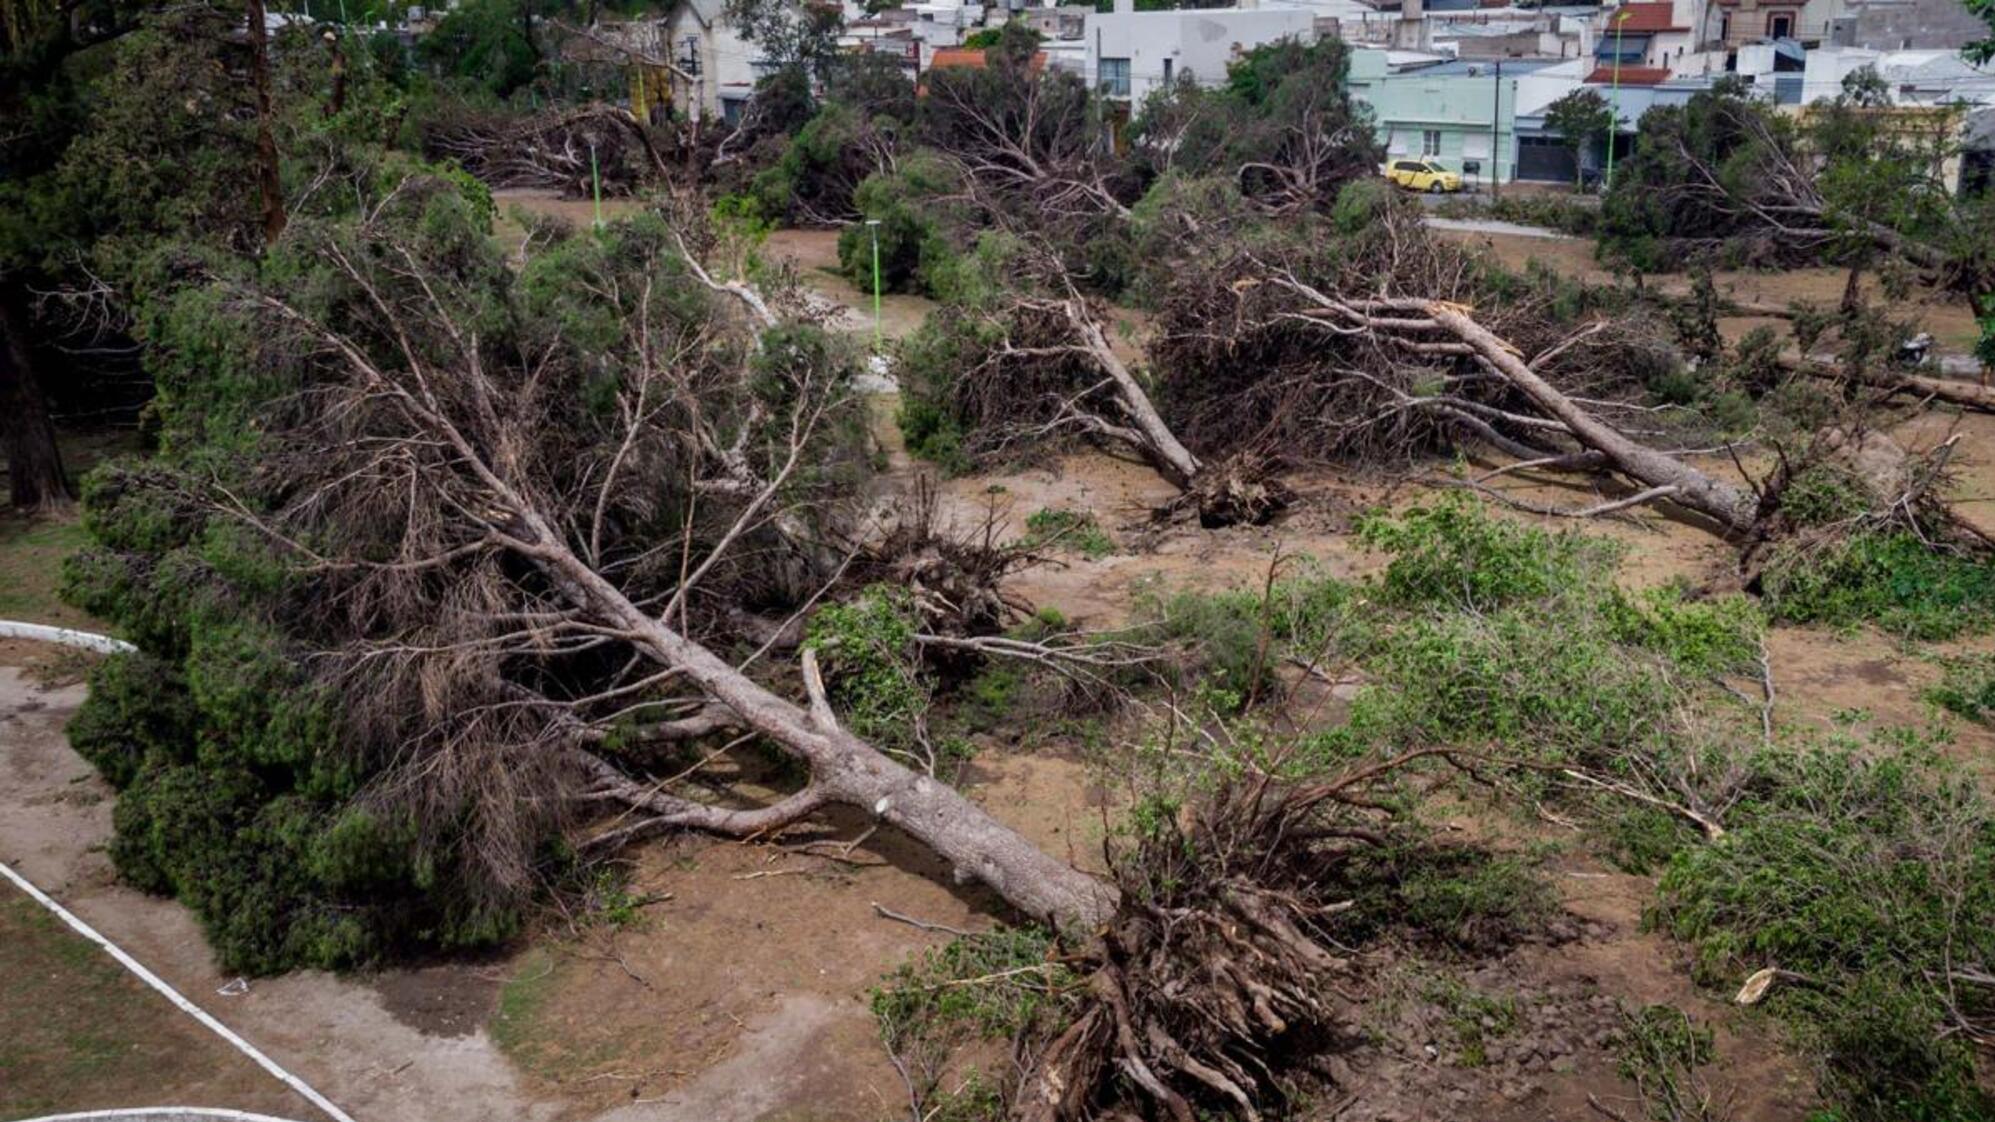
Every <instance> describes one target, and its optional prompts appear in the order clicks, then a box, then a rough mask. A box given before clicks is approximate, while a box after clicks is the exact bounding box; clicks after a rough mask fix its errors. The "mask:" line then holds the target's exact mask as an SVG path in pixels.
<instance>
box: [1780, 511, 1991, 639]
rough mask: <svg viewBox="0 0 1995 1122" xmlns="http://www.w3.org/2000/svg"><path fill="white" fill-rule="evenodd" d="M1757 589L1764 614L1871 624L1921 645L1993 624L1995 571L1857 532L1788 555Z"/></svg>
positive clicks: (1904, 535)
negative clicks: (1765, 611)
mask: <svg viewBox="0 0 1995 1122" xmlns="http://www.w3.org/2000/svg"><path fill="white" fill-rule="evenodd" d="M1760 586H1761V598H1762V601H1763V602H1764V603H1765V605H1766V609H1767V613H1768V614H1769V615H1770V616H1772V617H1773V618H1774V619H1776V620H1782V621H1786V622H1791V623H1820V624H1827V625H1829V626H1831V627H1853V626H1856V625H1859V624H1865V623H1869V624H1875V625H1876V626H1877V627H1879V628H1881V629H1883V630H1885V631H1888V632H1891V633H1893V634H1896V635H1899V636H1902V637H1904V638H1907V639H1916V640H1926V641H1930V640H1936V639H1950V638H1953V637H1955V636H1958V635H1962V634H1966V633H1968V632H1971V631H1985V630H1987V629H1988V628H1989V627H1990V626H1991V625H1995V565H1989V564H1987V563H1985V562H1981V561H1977V560H1973V559H1971V558H1967V557H1961V556H1956V555H1954V554H1951V553H1943V552H1939V551H1936V550H1934V549H1932V548H1931V547H1930V546H1928V545H1927V544H1926V543H1924V542H1922V541H1920V540H1919V539H1918V538H1917V537H1916V536H1914V535H1913V534H1911V533H1909V532H1902V531H1901V532H1893V533H1879V532H1874V531H1860V532H1857V533H1854V534H1849V535H1846V536H1842V537H1839V538H1836V539H1834V540H1831V541H1827V542H1822V543H1819V544H1817V545H1815V546H1813V547H1812V548H1808V549H1800V548H1795V549H1790V550H1787V551H1785V552H1783V553H1782V554H1780V555H1778V556H1776V557H1775V558H1774V559H1773V561H1772V563H1770V564H1769V565H1768V566H1767V567H1766V570H1765V572H1764V573H1763V574H1762V575H1761V577H1760Z"/></svg>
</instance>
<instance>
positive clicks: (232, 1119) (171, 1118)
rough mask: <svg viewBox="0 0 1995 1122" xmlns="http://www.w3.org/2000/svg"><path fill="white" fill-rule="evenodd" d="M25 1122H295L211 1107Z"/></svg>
mask: <svg viewBox="0 0 1995 1122" xmlns="http://www.w3.org/2000/svg"><path fill="white" fill-rule="evenodd" d="M23 1122H291V1120H290V1119H287V1118H277V1117H273V1116H271V1115H268V1114H251V1113H250V1112H249V1111H246V1110H223V1109H221V1108H219V1107H207V1106H137V1107H130V1108H128V1109H124V1110H86V1111H83V1112H81V1113H78V1114H46V1115H43V1116H42V1117H40V1118H28V1119H23Z"/></svg>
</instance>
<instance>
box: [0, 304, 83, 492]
mask: <svg viewBox="0 0 1995 1122" xmlns="http://www.w3.org/2000/svg"><path fill="white" fill-rule="evenodd" d="M0 433H4V434H5V437H6V441H7V480H8V483H9V489H10V491H11V493H12V496H11V502H12V505H14V506H15V507H18V508H20V509H23V510H29V511H43V510H50V509H53V508H57V507H63V506H67V505H68V504H69V501H70V500H71V499H72V498H74V497H75V495H74V493H73V492H72V491H71V490H70V489H69V478H68V476H66V475H65V474H64V473H63V470H62V451H61V449H60V448H59V447H58V446H57V445H56V441H55V422H54V421H52V420H51V419H50V418H49V412H48V400H47V398H45V397H44V396H43V395H42V388H41V382H40V381H39V380H38V379H37V378H36V377H35V368H34V364H33V356H32V353H31V351H30V349H29V340H28V335H27V313H26V312H25V311H23V310H22V309H21V307H20V305H19V300H18V292H17V291H16V289H15V288H14V287H13V286H12V285H0Z"/></svg>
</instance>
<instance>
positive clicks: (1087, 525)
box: [1021, 507, 1115, 561]
mask: <svg viewBox="0 0 1995 1122" xmlns="http://www.w3.org/2000/svg"><path fill="white" fill-rule="evenodd" d="M1021 544H1023V545H1025V546H1027V547H1028V548H1031V549H1062V550H1069V551H1071V552H1074V553H1078V554H1080V555H1081V556H1083V557H1085V558H1087V559H1088V560H1090V561H1098V560H1100V559H1101V558H1103V557H1107V556H1108V555H1109V554H1111V553H1114V552H1115V540H1114V539H1113V538H1111V537H1109V536H1108V532H1107V531H1106V530H1103V529H1102V528H1101V523H1099V522H1097V521H1095V517H1094V515H1092V514H1089V513H1086V512H1085V511H1081V512H1076V511H1071V510H1054V509H1052V508H1051V507H1048V508H1046V509H1044V510H1035V511H1033V512H1032V514H1031V515H1030V516H1029V517H1027V518H1026V520H1025V537H1024V539H1023V540H1022V542H1021Z"/></svg>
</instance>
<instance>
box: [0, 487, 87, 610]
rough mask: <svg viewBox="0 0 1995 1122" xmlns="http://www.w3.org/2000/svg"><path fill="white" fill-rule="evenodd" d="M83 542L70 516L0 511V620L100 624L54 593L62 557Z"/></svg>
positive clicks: (79, 527) (82, 533) (81, 531)
mask: <svg viewBox="0 0 1995 1122" xmlns="http://www.w3.org/2000/svg"><path fill="white" fill-rule="evenodd" d="M89 541H90V538H89V535H88V534H87V533H86V532H85V531H84V529H83V526H82V524H81V523H79V522H78V521H76V520H75V519H73V518H69V517H41V518H32V519H31V518H24V517H21V516H20V515H16V514H4V515H0V619H17V620H23V621H26V622H29V623H52V624H58V625H61V626H65V627H92V626H102V625H101V624H97V623H96V621H94V620H92V619H91V618H90V617H89V616H88V615H86V614H84V613H83V612H79V611H77V610H76V609H74V608H71V607H69V606H68V605H65V604H64V603H62V601H61V600H60V599H59V598H58V597H57V595H56V589H57V587H58V586H59V585H60V584H61V574H62V562H63V559H64V558H66V557H68V556H70V555H71V554H73V553H76V552H77V551H78V550H81V549H82V548H83V547H84V546H86V545H88V544H89Z"/></svg>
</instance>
